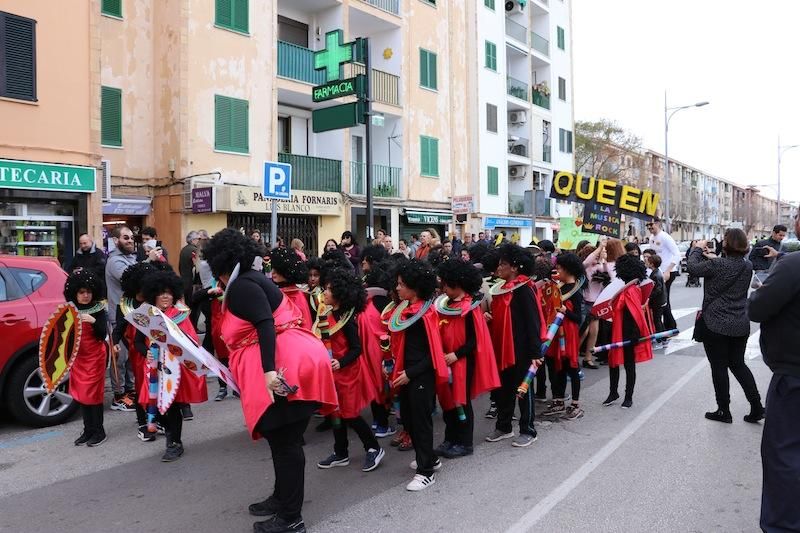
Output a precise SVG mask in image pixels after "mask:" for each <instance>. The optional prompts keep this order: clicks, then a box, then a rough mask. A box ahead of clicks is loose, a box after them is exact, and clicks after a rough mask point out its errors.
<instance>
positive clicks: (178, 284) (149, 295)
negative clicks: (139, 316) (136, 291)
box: [142, 270, 183, 305]
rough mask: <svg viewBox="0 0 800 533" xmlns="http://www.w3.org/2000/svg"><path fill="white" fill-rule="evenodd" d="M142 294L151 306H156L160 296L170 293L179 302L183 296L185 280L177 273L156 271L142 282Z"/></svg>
mask: <svg viewBox="0 0 800 533" xmlns="http://www.w3.org/2000/svg"><path fill="white" fill-rule="evenodd" d="M142 292H144V299H145V301H146V302H147V303H149V304H151V305H155V304H156V298H158V296H159V295H160V294H164V293H165V292H169V293H170V294H172V297H173V298H174V302H173V304H174V303H175V302H177V301H178V300H180V299H181V297H182V296H183V280H181V278H179V277H178V275H177V274H175V272H169V271H163V270H162V271H155V272H151V273H150V274H148V275H147V276H145V277H144V279H143V280H142Z"/></svg>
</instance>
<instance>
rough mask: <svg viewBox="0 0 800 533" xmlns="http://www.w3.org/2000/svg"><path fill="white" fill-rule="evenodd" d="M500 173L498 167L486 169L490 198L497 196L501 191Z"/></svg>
mask: <svg viewBox="0 0 800 533" xmlns="http://www.w3.org/2000/svg"><path fill="white" fill-rule="evenodd" d="M499 181H500V179H499V171H498V170H497V167H486V189H487V192H488V194H489V195H490V196H497V195H498V194H500V193H499V190H500V183H499Z"/></svg>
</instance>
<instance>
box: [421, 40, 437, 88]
mask: <svg viewBox="0 0 800 533" xmlns="http://www.w3.org/2000/svg"><path fill="white" fill-rule="evenodd" d="M419 84H420V85H421V86H422V87H425V88H426V89H434V90H436V88H437V85H436V54H434V53H433V52H429V51H428V50H424V49H422V48H420V49H419Z"/></svg>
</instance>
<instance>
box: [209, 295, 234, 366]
mask: <svg viewBox="0 0 800 533" xmlns="http://www.w3.org/2000/svg"><path fill="white" fill-rule="evenodd" d="M221 330H222V298H214V299H213V300H211V343H212V344H213V345H214V354H215V355H216V356H217V359H219V360H220V361H227V360H228V357H230V352H229V351H228V347H227V346H226V345H225V341H223V340H222V331H221Z"/></svg>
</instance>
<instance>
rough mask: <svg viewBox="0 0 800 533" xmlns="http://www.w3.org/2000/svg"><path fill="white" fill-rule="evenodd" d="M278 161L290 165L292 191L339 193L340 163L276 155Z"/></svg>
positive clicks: (305, 157) (304, 156)
mask: <svg viewBox="0 0 800 533" xmlns="http://www.w3.org/2000/svg"><path fill="white" fill-rule="evenodd" d="M278 161H280V162H281V163H289V164H291V165H292V189H300V190H303V191H321V192H341V190H342V162H341V161H339V160H337V159H325V158H322V157H312V156H309V155H297V154H286V153H282V154H278Z"/></svg>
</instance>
